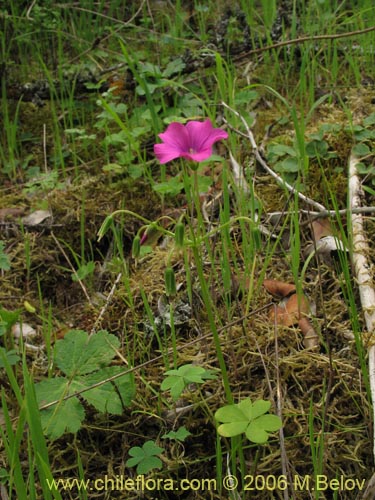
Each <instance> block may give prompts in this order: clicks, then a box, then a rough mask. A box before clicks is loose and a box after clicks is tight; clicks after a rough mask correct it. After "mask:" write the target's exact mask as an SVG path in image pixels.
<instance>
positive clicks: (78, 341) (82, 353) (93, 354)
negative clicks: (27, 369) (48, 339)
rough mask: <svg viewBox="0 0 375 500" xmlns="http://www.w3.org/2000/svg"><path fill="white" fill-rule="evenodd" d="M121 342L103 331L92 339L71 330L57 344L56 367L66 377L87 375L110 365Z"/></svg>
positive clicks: (82, 332)
mask: <svg viewBox="0 0 375 500" xmlns="http://www.w3.org/2000/svg"><path fill="white" fill-rule="evenodd" d="M119 345H120V342H119V340H118V338H117V337H115V336H114V335H112V334H109V333H108V332H106V331H105V330H101V331H99V332H97V333H95V334H94V335H91V336H90V337H89V336H88V334H87V333H86V332H84V331H83V330H71V331H70V332H68V333H67V334H66V335H65V337H64V339H62V340H58V341H57V342H56V348H55V361H56V365H57V366H58V367H59V368H60V370H62V371H63V372H64V373H65V374H66V375H68V376H70V377H74V376H77V375H85V374H87V373H91V372H93V371H95V370H98V369H100V368H102V367H104V366H106V365H108V364H109V363H110V362H111V361H112V359H113V358H114V356H115V350H116V349H118V347H119Z"/></svg>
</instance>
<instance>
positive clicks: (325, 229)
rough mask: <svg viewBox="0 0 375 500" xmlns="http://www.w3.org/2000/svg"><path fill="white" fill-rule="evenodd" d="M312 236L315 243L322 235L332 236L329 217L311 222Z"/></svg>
mask: <svg viewBox="0 0 375 500" xmlns="http://www.w3.org/2000/svg"><path fill="white" fill-rule="evenodd" d="M311 227H312V232H313V237H314V241H315V243H317V242H318V241H319V240H320V239H321V238H323V237H324V236H332V227H331V221H330V220H329V219H317V220H314V221H312V223H311Z"/></svg>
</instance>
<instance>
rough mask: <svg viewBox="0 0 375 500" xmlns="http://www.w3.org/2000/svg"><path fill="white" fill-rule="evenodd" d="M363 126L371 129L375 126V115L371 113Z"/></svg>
mask: <svg viewBox="0 0 375 500" xmlns="http://www.w3.org/2000/svg"><path fill="white" fill-rule="evenodd" d="M363 125H364V126H365V127H370V126H371V125H375V113H371V115H369V116H367V117H366V118H365V119H364V120H363Z"/></svg>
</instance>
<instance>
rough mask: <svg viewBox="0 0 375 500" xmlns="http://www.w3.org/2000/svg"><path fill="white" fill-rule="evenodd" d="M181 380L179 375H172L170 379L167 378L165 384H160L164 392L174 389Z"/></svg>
mask: <svg viewBox="0 0 375 500" xmlns="http://www.w3.org/2000/svg"><path fill="white" fill-rule="evenodd" d="M180 380H181V377H179V376H177V375H170V376H169V377H167V378H165V379H164V380H163V382H162V383H161V384H160V389H161V390H162V391H167V390H168V389H170V388H171V387H173V386H174V385H175V384H176V383H177V382H179V381H180Z"/></svg>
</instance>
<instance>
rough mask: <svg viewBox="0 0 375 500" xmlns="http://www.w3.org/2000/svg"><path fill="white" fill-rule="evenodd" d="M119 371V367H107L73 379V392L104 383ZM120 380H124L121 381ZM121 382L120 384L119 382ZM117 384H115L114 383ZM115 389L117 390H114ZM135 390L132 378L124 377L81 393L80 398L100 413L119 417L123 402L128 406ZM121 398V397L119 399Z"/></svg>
mask: <svg viewBox="0 0 375 500" xmlns="http://www.w3.org/2000/svg"><path fill="white" fill-rule="evenodd" d="M119 371H121V367H119V366H109V367H107V368H103V369H102V370H99V371H97V372H95V373H90V374H88V375H85V376H84V377H77V378H76V379H74V390H75V391H79V390H82V389H85V388H87V387H90V386H91V385H94V384H97V383H99V382H104V381H105V380H106V379H108V378H109V377H112V376H113V375H115V374H116V373H119ZM121 379H124V380H122V381H121ZM120 381H121V382H120ZM115 382H117V384H116V383H115ZM116 387H117V390H118V392H117V390H116ZM134 393H135V389H134V382H133V379H132V377H130V376H129V375H124V376H123V377H120V378H119V380H116V381H114V382H106V383H104V384H102V385H100V386H98V387H94V388H93V389H90V390H88V391H85V392H83V393H82V397H83V398H84V399H85V400H86V401H87V402H88V403H89V404H91V405H93V406H94V407H95V408H96V409H97V410H99V411H101V412H102V413H111V414H113V415H121V413H122V412H123V402H124V404H125V405H129V404H130V402H131V400H132V398H133V397H134ZM120 396H121V397H120Z"/></svg>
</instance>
